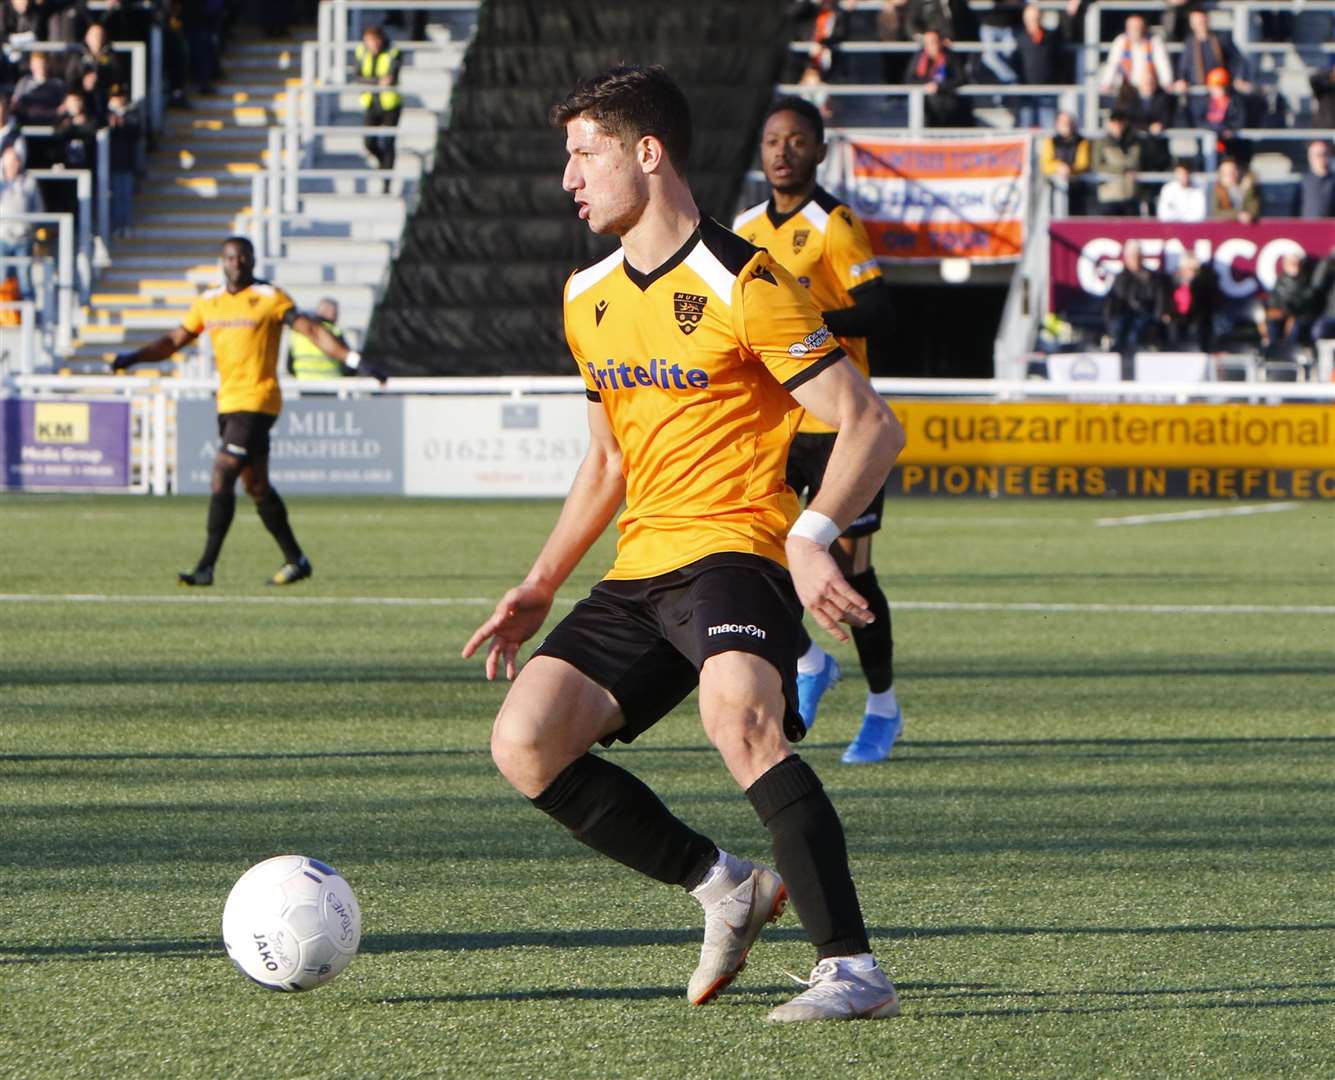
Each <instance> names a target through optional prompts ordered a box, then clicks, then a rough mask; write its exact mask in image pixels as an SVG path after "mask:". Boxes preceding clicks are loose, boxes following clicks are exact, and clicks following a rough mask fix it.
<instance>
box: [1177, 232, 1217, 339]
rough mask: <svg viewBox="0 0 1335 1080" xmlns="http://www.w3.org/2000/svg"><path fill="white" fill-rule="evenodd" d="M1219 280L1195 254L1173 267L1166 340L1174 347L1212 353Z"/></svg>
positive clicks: (1187, 256) (1182, 259)
mask: <svg viewBox="0 0 1335 1080" xmlns="http://www.w3.org/2000/svg"><path fill="white" fill-rule="evenodd" d="M1218 301H1219V279H1218V278H1217V277H1216V276H1215V272H1214V268H1213V267H1211V266H1202V265H1201V261H1200V259H1198V258H1196V256H1195V255H1183V256H1182V258H1181V259H1180V260H1179V261H1178V264H1177V274H1176V275H1175V276H1174V281H1173V294H1172V296H1171V297H1170V305H1169V307H1170V310H1169V315H1170V323H1169V331H1170V335H1169V336H1170V339H1171V340H1172V343H1173V345H1174V347H1175V348H1178V349H1187V350H1190V349H1195V350H1197V351H1199V352H1207V353H1208V352H1214V320H1215V312H1216V310H1217V308H1218V306H1219V303H1218Z"/></svg>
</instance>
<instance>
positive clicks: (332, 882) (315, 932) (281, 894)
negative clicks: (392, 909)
mask: <svg viewBox="0 0 1335 1080" xmlns="http://www.w3.org/2000/svg"><path fill="white" fill-rule="evenodd" d="M222 931H223V945H225V946H226V948H227V955H228V956H230V957H231V958H232V963H234V964H235V965H236V966H237V968H238V969H239V970H240V971H241V973H242V974H243V975H245V976H246V977H247V978H250V979H253V980H254V981H255V982H257V983H259V984H260V985H261V986H265V987H268V988H269V989H270V990H314V989H315V988H316V987H317V986H323V985H324V984H325V983H327V982H329V981H330V980H331V979H333V978H334V976H336V975H337V974H338V973H339V972H340V971H342V970H343V969H344V968H345V967H347V966H348V964H349V963H351V962H352V958H353V957H354V956H356V955H357V946H358V945H359V944H360V943H361V939H362V917H361V911H360V910H359V909H358V907H357V897H356V896H354V895H353V892H352V889H351V887H349V885H348V883H347V882H346V881H344V880H343V878H342V876H340V874H339V872H338V871H337V870H335V869H334V868H333V867H332V866H326V865H325V864H324V863H322V862H319V861H317V860H315V859H308V858H306V857H305V856H303V855H277V856H275V857H274V858H272V859H265V860H264V862H262V863H257V864H256V865H254V866H252V867H251V868H250V869H249V870H247V871H246V872H245V873H244V874H242V875H241V877H240V878H238V879H237V883H236V884H235V885H233V886H232V891H231V893H229V894H228V896H227V904H226V906H225V907H224V908H223V921H222Z"/></svg>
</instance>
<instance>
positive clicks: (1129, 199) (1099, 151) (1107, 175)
mask: <svg viewBox="0 0 1335 1080" xmlns="http://www.w3.org/2000/svg"><path fill="white" fill-rule="evenodd" d="M1139 170H1140V142H1139V141H1138V140H1137V139H1136V137H1135V134H1134V133H1133V132H1132V131H1131V125H1130V124H1129V123H1128V122H1127V115H1126V113H1124V112H1122V111H1121V110H1120V109H1114V110H1113V111H1112V115H1111V116H1109V117H1108V130H1107V132H1106V133H1105V134H1104V136H1103V137H1102V138H1101V139H1099V141H1098V142H1097V143H1095V144H1094V171H1095V172H1096V173H1098V174H1099V175H1100V176H1101V177H1102V183H1100V184H1099V191H1098V196H1099V213H1100V214H1106V215H1109V216H1112V217H1135V216H1137V215H1139V213H1140V200H1139V199H1138V198H1137V195H1136V173H1137V172H1138V171H1139ZM1138 251H1139V249H1137V252H1138Z"/></svg>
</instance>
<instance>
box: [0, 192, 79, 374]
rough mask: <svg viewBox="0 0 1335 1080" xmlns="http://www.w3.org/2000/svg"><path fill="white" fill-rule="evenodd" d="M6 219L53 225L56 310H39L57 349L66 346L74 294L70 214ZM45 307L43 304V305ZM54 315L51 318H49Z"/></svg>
mask: <svg viewBox="0 0 1335 1080" xmlns="http://www.w3.org/2000/svg"><path fill="white" fill-rule="evenodd" d="M7 220H9V221H26V222H29V223H30V224H32V225H54V226H55V227H56V275H55V282H54V289H55V301H56V310H55V312H54V313H52V312H49V311H42V312H41V314H42V315H43V322H45V323H48V324H51V325H52V326H53V330H52V333H53V336H54V339H55V341H54V346H55V348H56V350H57V351H60V352H63V351H66V350H68V349H69V347H70V343H71V342H72V341H73V338H74V302H75V297H76V296H77V295H78V269H77V262H78V260H77V257H76V255H75V248H74V234H75V228H74V215H73V214H70V213H40V214H15V215H12V216H11V217H9V218H8V219H7ZM44 306H45V305H44ZM53 314H54V316H55V317H54V319H53V318H52V317H51V316H52V315H53Z"/></svg>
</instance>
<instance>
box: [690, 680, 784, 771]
mask: <svg viewBox="0 0 1335 1080" xmlns="http://www.w3.org/2000/svg"><path fill="white" fill-rule="evenodd" d="M765 689H767V688H760V687H748V686H747V685H746V684H745V683H744V682H743V683H740V684H739V683H732V684H728V683H723V684H722V685H715V686H710V687H708V688H705V687H703V686H702V687H701V691H700V718H701V721H702V723H703V724H704V729H705V735H706V737H707V738H708V739H709V741H710V742H711V743H712V744H713V745H714V747H715V748H716V749H717V750H718V752H719V754H720V755H721V756H722V757H723V761H724V764H726V765H727V767H728V771H729V772H731V773H732V774H733V776H734V777H735V778H736V779H737V781H738V783H740V784H742V785H743V786H746V785H748V784H749V783H751V782H752V781H753V780H754V779H755V778H756V777H758V776H760V775H761V774H762V773H764V772H765V771H766V770H767V769H769V768H770V767H771V766H772V765H774V764H776V763H777V762H779V761H782V760H783V759H784V758H785V757H787V756H788V754H789V753H790V752H791V751H790V748H789V746H788V741H787V739H786V738H785V737H784V734H783V696H782V693H781V692H780V693H779V694H777V695H775V694H773V693H766V692H765Z"/></svg>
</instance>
